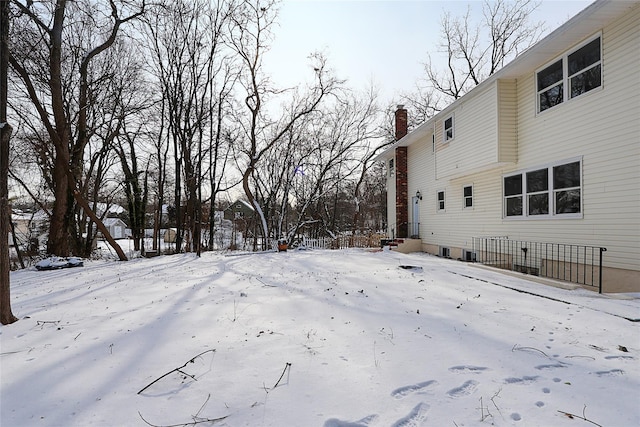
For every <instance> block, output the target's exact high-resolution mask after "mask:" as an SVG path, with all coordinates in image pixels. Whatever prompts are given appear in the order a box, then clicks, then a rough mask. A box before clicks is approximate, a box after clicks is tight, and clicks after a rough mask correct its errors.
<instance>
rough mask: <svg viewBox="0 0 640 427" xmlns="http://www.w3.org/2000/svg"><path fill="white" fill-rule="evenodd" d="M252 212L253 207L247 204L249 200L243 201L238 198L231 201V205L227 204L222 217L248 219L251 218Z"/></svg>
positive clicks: (253, 210)
mask: <svg viewBox="0 0 640 427" xmlns="http://www.w3.org/2000/svg"><path fill="white" fill-rule="evenodd" d="M254 213H255V209H254V207H253V206H251V205H250V204H249V202H245V201H244V200H240V199H238V200H236V201H235V202H234V203H232V204H231V206H229V207H228V208H226V209H225V210H224V219H229V220H236V219H245V220H249V219H252V218H253V214H254Z"/></svg>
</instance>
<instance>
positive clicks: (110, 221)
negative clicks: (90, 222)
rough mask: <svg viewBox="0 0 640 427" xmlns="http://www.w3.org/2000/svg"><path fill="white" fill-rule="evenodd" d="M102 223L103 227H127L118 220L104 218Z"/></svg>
mask: <svg viewBox="0 0 640 427" xmlns="http://www.w3.org/2000/svg"><path fill="white" fill-rule="evenodd" d="M102 223H103V224H104V225H105V227H111V226H112V225H116V224H122V225H125V226H126V225H127V224H125V222H124V221H123V220H121V219H120V218H105V219H103V220H102Z"/></svg>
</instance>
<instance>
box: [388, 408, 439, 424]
mask: <svg viewBox="0 0 640 427" xmlns="http://www.w3.org/2000/svg"><path fill="white" fill-rule="evenodd" d="M429 408H430V406H429V405H427V404H426V403H424V402H423V403H418V405H416V407H415V408H413V409H412V410H411V412H409V414H408V415H407V416H406V417H404V418H400V419H399V420H398V421H396V422H395V423H393V427H419V426H421V425H422V424H423V421H425V420H426V419H427V412H428V411H429Z"/></svg>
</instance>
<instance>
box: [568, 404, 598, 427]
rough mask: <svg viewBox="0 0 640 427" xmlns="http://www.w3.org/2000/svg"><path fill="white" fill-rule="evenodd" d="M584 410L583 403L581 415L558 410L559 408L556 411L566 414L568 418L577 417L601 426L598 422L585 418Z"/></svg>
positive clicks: (585, 408)
mask: <svg viewBox="0 0 640 427" xmlns="http://www.w3.org/2000/svg"><path fill="white" fill-rule="evenodd" d="M586 410H587V405H584V408H582V416H580V415H576V414H571V413H569V412H565V411H560V410H559V411H558V412H560V413H561V414H564V415H566V416H567V417H569V418H570V419H574V418H579V419H581V420H584V421H586V422H588V423H591V424H593V425H596V426H598V427H602V425H600V424H598V423H595V422H593V421H591V420H589V419H587V417H586V416H585V412H586Z"/></svg>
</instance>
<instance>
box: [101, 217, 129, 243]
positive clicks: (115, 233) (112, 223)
mask: <svg viewBox="0 0 640 427" xmlns="http://www.w3.org/2000/svg"><path fill="white" fill-rule="evenodd" d="M102 223H103V224H104V226H105V227H107V230H109V234H111V237H113V238H114V239H124V238H125V230H126V229H127V224H125V222H124V221H123V220H121V219H120V218H105V219H104V220H103V221H102Z"/></svg>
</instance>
